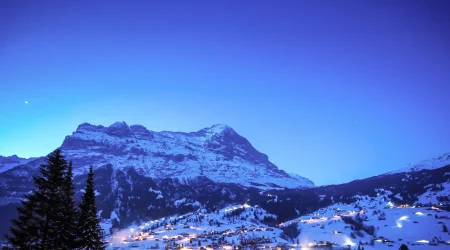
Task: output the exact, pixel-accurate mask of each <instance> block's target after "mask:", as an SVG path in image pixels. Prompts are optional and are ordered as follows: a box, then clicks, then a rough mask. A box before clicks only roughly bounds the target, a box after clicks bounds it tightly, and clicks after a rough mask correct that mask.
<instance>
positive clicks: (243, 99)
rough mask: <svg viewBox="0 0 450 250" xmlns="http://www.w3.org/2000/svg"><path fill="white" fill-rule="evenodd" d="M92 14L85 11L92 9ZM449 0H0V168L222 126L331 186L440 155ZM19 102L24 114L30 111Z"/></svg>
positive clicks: (446, 103)
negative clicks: (87, 139)
mask: <svg viewBox="0 0 450 250" xmlns="http://www.w3.org/2000/svg"><path fill="white" fill-rule="evenodd" d="M93 2H95V3H93ZM449 8H450V1H447V0H442V1H434V0H431V1H426V0H423V1H326V2H325V1H260V0H258V1H229V0H227V1H220V0H219V1H195V0H194V1H15V0H3V1H0V23H1V25H0V155H4V156H5V155H6V156H7V155H12V154H17V155H19V156H22V157H30V156H43V155H46V154H47V153H49V152H50V151H51V150H53V149H55V148H56V147H58V146H60V145H61V143H62V141H63V139H64V137H65V136H66V135H68V134H71V133H72V131H74V130H75V129H76V127H77V126H78V125H79V124H81V123H83V122H89V123H92V124H102V125H110V124H111V123H113V122H115V121H126V122H127V123H128V124H142V125H144V126H146V127H147V128H148V129H150V130H154V131H161V130H173V131H185V132H188V131H197V130H199V129H201V128H203V127H207V126H211V125H212V124H215V123H224V124H228V125H230V126H231V127H233V128H234V129H235V130H236V131H237V132H238V133H240V134H241V135H243V136H244V137H246V138H247V139H249V141H250V142H251V143H252V144H253V145H254V146H255V147H256V148H257V149H258V150H259V151H261V152H263V153H266V154H267V155H268V156H269V159H270V160H271V161H272V162H273V163H275V164H276V165H277V166H278V167H280V168H281V169H284V170H286V171H287V172H295V173H298V174H300V175H303V176H306V177H308V178H310V179H312V180H313V181H315V182H316V184H319V185H323V184H331V183H343V182H347V181H350V180H352V179H355V178H364V177H369V176H372V175H375V174H380V173H383V172H386V171H391V170H394V169H398V168H401V167H403V166H405V165H406V164H407V163H410V162H411V163H414V162H417V161H420V160H422V159H426V158H429V157H434V156H438V155H439V154H441V153H445V152H449V151H450V140H449V139H450V117H449V112H450V109H449V108H450V32H449V30H450V16H449V15H448V10H449ZM26 102H28V103H26Z"/></svg>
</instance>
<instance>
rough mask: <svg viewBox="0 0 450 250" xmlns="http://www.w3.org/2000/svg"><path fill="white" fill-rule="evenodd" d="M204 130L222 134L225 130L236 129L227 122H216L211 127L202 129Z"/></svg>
mask: <svg viewBox="0 0 450 250" xmlns="http://www.w3.org/2000/svg"><path fill="white" fill-rule="evenodd" d="M202 130H203V131H207V132H210V133H212V134H221V133H223V132H225V131H234V129H233V128H232V127H230V126H228V125H226V124H214V125H212V126H211V127H209V128H204V129H202Z"/></svg>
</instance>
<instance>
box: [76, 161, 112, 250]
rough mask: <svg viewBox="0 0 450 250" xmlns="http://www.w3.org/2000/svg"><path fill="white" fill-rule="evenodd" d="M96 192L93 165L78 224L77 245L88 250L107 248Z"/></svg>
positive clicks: (80, 206) (81, 204)
mask: <svg viewBox="0 0 450 250" xmlns="http://www.w3.org/2000/svg"><path fill="white" fill-rule="evenodd" d="M94 192H95V191H94V171H93V168H92V166H91V167H90V168H89V174H88V178H87V181H86V188H85V192H84V194H83V197H82V200H81V203H80V204H79V210H80V211H79V214H78V225H77V227H78V233H77V236H78V240H77V241H78V243H77V247H78V248H82V249H86V250H90V249H96V250H97V249H105V248H106V246H105V243H104V242H103V241H102V238H103V230H102V229H101V227H100V224H99V223H100V220H99V218H98V217H97V208H96V206H95V193H94Z"/></svg>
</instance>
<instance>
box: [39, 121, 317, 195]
mask: <svg viewBox="0 0 450 250" xmlns="http://www.w3.org/2000/svg"><path fill="white" fill-rule="evenodd" d="M61 149H62V151H63V154H64V155H65V156H66V157H67V159H68V160H72V161H73V166H74V168H73V170H74V174H75V175H78V174H84V173H86V171H87V169H88V167H89V166H90V165H94V167H95V168H97V167H101V166H105V165H107V164H111V165H112V166H114V168H116V169H124V168H129V167H133V168H136V169H137V171H138V172H139V173H141V174H143V175H145V176H147V177H151V178H155V179H164V178H168V177H170V178H177V179H180V180H183V179H192V178H196V177H199V176H204V177H207V178H209V179H211V180H212V181H214V182H218V183H235V184H239V185H242V186H247V187H257V188H260V189H273V188H304V187H313V186H315V185H314V182H312V181H311V180H309V179H308V178H306V177H300V178H299V177H298V176H297V175H296V176H292V175H290V174H288V173H286V172H285V171H284V170H282V169H279V168H278V167H277V166H276V165H274V164H273V163H272V162H270V160H269V157H268V156H267V155H266V154H264V153H261V152H259V151H258V150H257V149H255V148H254V147H253V145H252V144H251V143H250V142H249V141H248V140H247V139H246V138H245V137H243V136H241V135H239V134H238V133H237V132H236V131H235V130H234V129H233V128H232V127H230V126H228V125H225V124H214V125H212V126H211V127H206V128H203V129H200V130H198V131H194V132H171V131H161V132H155V131H151V130H149V129H147V128H146V127H144V126H142V125H131V126H130V125H128V124H127V123H126V122H115V123H113V124H111V125H110V126H103V125H93V124H90V123H82V124H80V125H78V127H77V128H76V130H75V131H74V132H73V133H72V134H71V135H68V136H66V137H65V139H64V141H63V142H62V144H61ZM36 162H37V161H36ZM31 163H33V161H31Z"/></svg>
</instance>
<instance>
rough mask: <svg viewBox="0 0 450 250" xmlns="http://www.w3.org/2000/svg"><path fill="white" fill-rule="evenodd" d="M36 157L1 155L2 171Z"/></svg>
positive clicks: (0, 170) (0, 168) (0, 171)
mask: <svg viewBox="0 0 450 250" xmlns="http://www.w3.org/2000/svg"><path fill="white" fill-rule="evenodd" d="M34 159H36V158H28V159H26V158H20V157H18V156H17V155H12V156H6V157H5V156H1V155H0V173H2V172H5V171H7V170H10V169H11V168H13V167H15V166H18V165H23V164H27V163H28V162H30V161H32V160H34Z"/></svg>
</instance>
